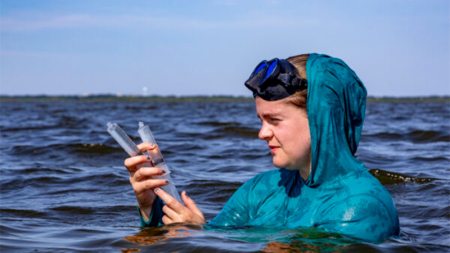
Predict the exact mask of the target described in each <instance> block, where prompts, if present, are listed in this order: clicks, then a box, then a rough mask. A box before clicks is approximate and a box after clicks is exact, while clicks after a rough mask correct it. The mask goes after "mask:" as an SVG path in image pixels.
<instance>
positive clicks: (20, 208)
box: [0, 99, 450, 252]
mask: <svg viewBox="0 0 450 253" xmlns="http://www.w3.org/2000/svg"><path fill="white" fill-rule="evenodd" d="M0 106H1V110H2V113H1V114H0V153H1V154H2V155H1V157H0V165H1V174H0V194H1V201H0V250H1V251H2V252H3V251H5V252H7V251H13V252H29V251H38V252H55V251H56V252H58V251H63V252H64V251H94V252H96V251H120V250H121V251H123V252H173V251H179V252H424V251H425V252H446V251H448V248H449V245H450V241H449V239H448V238H449V237H448V236H444V235H448V234H450V217H449V216H448V214H449V213H450V205H449V202H448V195H449V192H450V173H449V167H448V164H449V160H450V159H449V157H450V150H449V142H450V132H449V131H448V124H447V123H446V122H447V121H446V119H448V118H450V103H449V102H448V101H447V102H445V101H444V102H442V101H440V102H433V101H429V100H428V101H426V102H423V103H414V104H411V103H402V102H398V101H392V102H376V103H369V104H368V107H367V119H366V124H365V126H364V130H363V137H362V140H361V143H360V147H359V149H358V152H357V156H358V159H360V160H361V161H363V162H364V163H365V164H366V165H367V167H368V168H372V170H371V172H372V174H373V175H375V176H376V177H377V178H378V179H379V180H380V181H381V182H382V183H383V184H384V185H385V186H386V188H387V189H388V190H389V191H390V192H391V194H392V196H393V197H394V201H395V203H396V206H397V208H398V211H399V216H400V225H401V235H400V236H399V237H397V238H392V239H389V240H388V241H386V242H384V243H382V244H378V245H373V244H367V243H360V242H356V241H353V240H351V239H348V238H341V237H339V236H337V235H333V234H326V233H323V232H321V231H317V230H314V229H306V230H305V229H303V230H302V229H297V230H274V229H271V228H240V229H232V230H230V229H228V230H225V229H217V228H211V227H206V228H204V229H202V228H199V227H192V226H186V225H184V226H183V225H174V226H164V227H161V228H146V229H141V228H140V227H139V217H138V214H137V212H136V207H135V205H136V203H135V197H134V195H133V192H132V189H131V187H130V185H129V182H128V174H127V171H126V170H125V168H123V165H122V164H123V159H124V158H125V157H126V154H125V153H124V152H123V151H122V149H121V148H120V147H119V146H118V145H117V144H116V143H115V142H114V140H113V139H112V138H111V137H110V136H109V135H108V133H107V132H106V131H105V124H106V122H108V121H115V122H118V123H119V124H121V125H122V126H123V127H124V128H125V129H126V130H127V132H129V133H130V134H132V137H133V138H135V139H137V137H138V135H137V133H136V132H135V130H136V129H137V122H138V121H145V122H146V123H148V124H149V125H150V126H151V128H152V131H153V133H154V135H155V137H156V139H157V141H158V143H159V144H160V145H161V149H162V152H163V154H164V157H165V159H166V160H167V162H168V164H169V166H170V167H171V168H172V171H173V174H172V177H173V180H174V182H175V184H176V185H177V188H178V189H179V190H180V191H182V190H186V191H188V193H189V195H190V196H191V197H192V198H193V199H195V200H196V202H197V203H198V204H199V206H200V208H201V209H202V210H203V211H204V213H205V216H206V218H207V219H211V218H213V217H214V216H215V215H216V214H217V213H218V212H219V211H220V209H221V208H222V206H223V204H224V203H225V202H226V200H227V199H228V198H229V197H230V196H231V194H232V193H233V192H234V191H235V190H236V189H237V188H238V187H239V186H240V185H241V184H242V183H243V182H245V181H246V180H248V179H249V178H251V177H253V176H254V175H256V174H258V173H261V172H263V171H266V170H268V169H271V168H272V165H271V159H270V154H269V151H268V150H267V147H266V146H265V144H264V143H263V142H262V141H259V140H258V139H257V132H258V128H259V121H258V119H257V118H256V117H255V111H254V105H253V103H252V102H251V101H245V100H238V99H236V100H233V99H231V100H224V101H222V100H220V101H219V100H216V101H213V100H211V101H198V100H197V101H186V100H177V99H172V100H170V101H164V100H157V101H153V102H151V101H150V102H149V101H133V100H130V101H114V100H112V99H109V100H108V99H105V100H101V99H100V100H95V99H94V100H88V99H87V100H86V99H85V100H76V99H68V100H52V99H47V100H46V99H41V100H40V101H32V100H26V101H25V100H22V101H19V102H14V101H13V99H12V100H11V99H10V100H8V101H6V100H4V101H0Z"/></svg>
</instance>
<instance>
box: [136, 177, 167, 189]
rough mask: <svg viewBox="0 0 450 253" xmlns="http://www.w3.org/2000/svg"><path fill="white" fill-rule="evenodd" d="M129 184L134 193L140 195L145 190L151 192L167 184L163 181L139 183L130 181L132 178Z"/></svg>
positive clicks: (149, 180) (153, 180)
mask: <svg viewBox="0 0 450 253" xmlns="http://www.w3.org/2000/svg"><path fill="white" fill-rule="evenodd" d="M130 182H131V185H132V186H133V190H134V192H135V193H140V192H143V191H145V190H151V189H154V188H156V187H161V186H164V185H166V184H168V182H167V180H164V179H148V180H144V181H141V182H135V181H132V178H130Z"/></svg>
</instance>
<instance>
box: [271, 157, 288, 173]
mask: <svg viewBox="0 0 450 253" xmlns="http://www.w3.org/2000/svg"><path fill="white" fill-rule="evenodd" d="M272 163H273V166H275V167H277V168H279V169H285V168H286V169H288V170H289V168H287V167H288V163H286V162H283V161H278V160H277V159H275V158H273V159H272Z"/></svg>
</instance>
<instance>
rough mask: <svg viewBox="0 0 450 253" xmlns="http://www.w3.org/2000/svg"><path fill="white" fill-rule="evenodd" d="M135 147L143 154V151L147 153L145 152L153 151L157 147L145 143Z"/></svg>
mask: <svg viewBox="0 0 450 253" xmlns="http://www.w3.org/2000/svg"><path fill="white" fill-rule="evenodd" d="M137 147H138V149H139V151H141V152H144V151H147V150H153V149H155V148H156V147H157V146H156V145H154V144H150V143H147V142H143V143H141V144H139V145H137Z"/></svg>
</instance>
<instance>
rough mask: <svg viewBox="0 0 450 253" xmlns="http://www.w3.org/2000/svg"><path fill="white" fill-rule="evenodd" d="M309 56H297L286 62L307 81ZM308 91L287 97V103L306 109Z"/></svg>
mask: <svg viewBox="0 0 450 253" xmlns="http://www.w3.org/2000/svg"><path fill="white" fill-rule="evenodd" d="M308 57H309V54H299V55H295V56H291V57H289V58H287V59H286V60H287V61H288V62H289V63H291V64H292V65H294V67H295V68H296V69H297V75H298V76H299V77H300V78H302V79H305V80H308V78H307V76H306V62H307V61H308ZM307 95H308V89H305V90H301V91H297V92H295V93H294V94H292V95H290V96H289V97H287V100H286V101H287V102H288V103H291V104H294V105H295V106H297V107H300V108H304V109H306V101H307Z"/></svg>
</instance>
